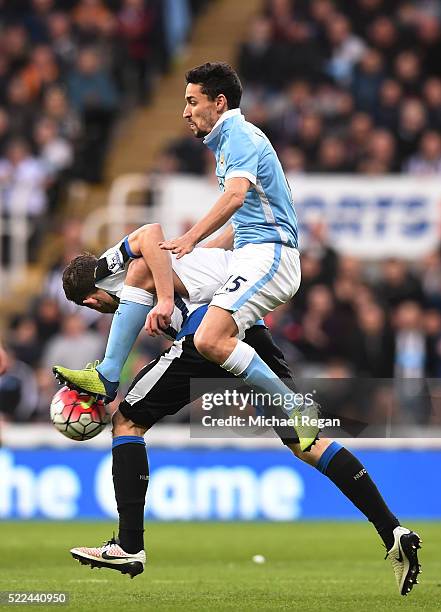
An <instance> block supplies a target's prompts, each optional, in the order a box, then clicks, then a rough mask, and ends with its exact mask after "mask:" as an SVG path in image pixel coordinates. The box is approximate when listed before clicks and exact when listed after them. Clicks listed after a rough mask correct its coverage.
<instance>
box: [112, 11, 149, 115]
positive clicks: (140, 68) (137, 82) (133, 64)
mask: <svg viewBox="0 0 441 612" xmlns="http://www.w3.org/2000/svg"><path fill="white" fill-rule="evenodd" d="M117 18H118V32H119V35H120V36H121V37H122V39H123V41H124V43H125V47H126V53H127V56H128V58H129V60H130V63H129V66H128V68H129V69H130V68H131V70H132V76H133V89H134V91H135V92H136V95H137V98H138V100H139V102H140V103H142V104H144V103H145V102H148V101H149V99H150V96H151V89H152V78H153V54H154V49H153V42H154V28H155V27H157V25H158V24H157V15H156V13H155V10H154V8H153V5H152V4H151V3H149V4H148V5H146V4H145V2H144V1H143V0H124V2H123V4H122V7H121V10H120V11H119V13H118V17H117Z"/></svg>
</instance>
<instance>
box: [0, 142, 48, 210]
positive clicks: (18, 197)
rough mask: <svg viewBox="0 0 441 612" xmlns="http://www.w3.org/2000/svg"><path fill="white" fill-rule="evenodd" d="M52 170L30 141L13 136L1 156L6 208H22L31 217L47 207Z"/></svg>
mask: <svg viewBox="0 0 441 612" xmlns="http://www.w3.org/2000/svg"><path fill="white" fill-rule="evenodd" d="M49 182H50V172H49V171H48V169H47V168H46V166H45V164H44V163H43V161H42V160H41V159H40V158H38V157H34V156H32V155H31V148H30V145H29V143H28V142H26V141H25V140H21V139H15V140H11V141H10V142H9V143H8V145H7V147H6V153H5V157H4V158H3V159H0V186H1V190H2V212H3V213H7V214H13V213H15V212H17V210H20V209H21V210H22V211H23V213H24V214H26V215H29V216H30V217H37V216H39V215H42V214H43V213H44V212H45V211H46V206H47V195H46V187H47V185H48V184H49Z"/></svg>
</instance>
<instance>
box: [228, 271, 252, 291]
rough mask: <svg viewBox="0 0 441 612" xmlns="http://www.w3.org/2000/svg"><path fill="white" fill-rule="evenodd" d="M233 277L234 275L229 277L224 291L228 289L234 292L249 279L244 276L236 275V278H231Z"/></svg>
mask: <svg viewBox="0 0 441 612" xmlns="http://www.w3.org/2000/svg"><path fill="white" fill-rule="evenodd" d="M232 278H233V275H231V276H230V277H229V278H228V279H227V282H226V283H225V285H224V288H225V289H224V291H228V293H233V291H237V290H238V289H239V287H240V285H241V284H242V283H246V282H247V279H246V278H244V277H243V276H236V278H234V279H233V280H231V279H232ZM230 280H231V282H230Z"/></svg>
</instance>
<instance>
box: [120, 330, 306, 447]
mask: <svg viewBox="0 0 441 612" xmlns="http://www.w3.org/2000/svg"><path fill="white" fill-rule="evenodd" d="M244 341H245V342H246V343H247V344H249V345H250V346H252V347H253V348H254V349H255V350H256V352H257V354H258V355H259V356H260V357H261V358H262V359H263V360H264V361H265V362H266V364H267V365H268V366H269V367H270V368H271V369H272V370H273V372H274V373H275V374H277V376H278V377H279V378H282V379H283V380H284V381H285V382H286V384H287V385H288V386H289V387H290V388H292V389H293V390H295V385H294V380H293V377H292V374H291V372H290V370H289V368H288V365H287V363H286V361H285V358H284V356H283V354H282V352H281V350H280V349H279V348H278V347H277V346H276V345H275V344H274V342H273V340H272V338H271V334H270V333H269V331H268V330H267V329H266V328H265V327H263V326H254V327H252V328H251V329H249V330H247V332H246V335H245V338H244ZM222 378H234V376H233V375H232V374H230V373H229V372H227V371H226V370H224V369H223V368H221V367H220V366H218V365H217V364H215V363H212V362H210V361H208V360H207V359H204V358H203V357H202V356H201V355H200V354H199V353H198V351H197V350H196V348H195V346H194V343H193V336H187V337H186V338H184V339H183V340H182V341H179V342H175V343H174V344H173V346H172V347H171V348H170V349H168V350H167V351H164V353H162V354H161V355H160V356H159V357H158V358H157V359H155V360H154V361H152V362H151V363H149V364H148V365H146V366H145V367H144V368H142V370H141V371H140V372H139V374H138V375H137V376H136V378H135V379H134V380H133V382H132V384H131V385H130V388H129V391H128V393H130V392H131V391H132V390H135V391H136V394H137V395H138V396H139V399H138V400H136V401H135V402H133V393H132V394H131V403H130V404H129V403H128V402H127V401H126V400H124V401H122V402H121V404H120V405H119V410H120V412H121V413H122V415H123V416H124V417H125V418H126V419H130V420H131V421H133V422H134V423H136V425H140V426H141V427H146V428H148V429H150V427H152V426H153V425H154V424H155V423H157V422H158V421H159V420H161V419H162V418H164V417H165V416H168V415H172V414H176V413H177V412H179V410H181V409H182V408H183V407H184V406H186V405H187V404H190V403H191V402H193V401H194V400H196V399H198V398H197V397H195V396H192V389H191V380H193V381H194V380H195V379H205V381H206V382H207V384H209V382H208V381H209V380H210V379H211V380H215V379H218V380H219V379H222ZM134 388H135V389H134ZM210 390H211V391H213V392H214V391H216V390H219V387H218V385H217V386H216V389H209V388H208V387H206V386H205V383H204V393H206V392H209V391H210ZM193 394H194V390H193ZM275 430H276V432H277V428H275ZM284 433H285V435H286V428H284ZM279 437H280V438H281V439H282V442H283V443H284V444H292V443H294V442H298V438H296V437H295V436H293V437H291V436H290V437H289V438H285V437H283V436H282V434H279Z"/></svg>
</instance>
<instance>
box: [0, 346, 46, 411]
mask: <svg viewBox="0 0 441 612" xmlns="http://www.w3.org/2000/svg"><path fill="white" fill-rule="evenodd" d="M37 406H38V386H37V380H36V377H35V374H34V372H33V370H32V368H30V367H29V366H28V365H27V364H26V363H23V362H22V361H19V360H18V359H16V358H15V356H14V354H13V353H12V352H11V351H9V352H8V354H7V362H6V373H5V374H3V376H0V412H1V413H2V415H3V417H5V418H6V419H7V420H11V421H19V422H26V421H29V420H31V419H32V417H33V416H34V414H35V411H36V409H37Z"/></svg>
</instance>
